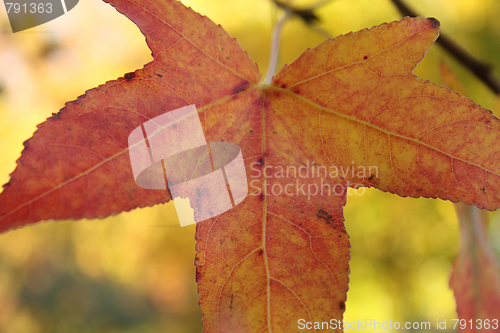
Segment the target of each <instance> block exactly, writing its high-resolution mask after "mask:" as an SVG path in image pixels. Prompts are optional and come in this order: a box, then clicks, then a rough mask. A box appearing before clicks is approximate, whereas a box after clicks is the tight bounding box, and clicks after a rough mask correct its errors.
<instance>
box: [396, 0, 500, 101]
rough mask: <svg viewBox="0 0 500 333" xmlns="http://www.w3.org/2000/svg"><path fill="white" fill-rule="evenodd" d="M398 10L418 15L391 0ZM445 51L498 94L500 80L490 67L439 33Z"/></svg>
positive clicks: (439, 39) (398, 1) (439, 40)
mask: <svg viewBox="0 0 500 333" xmlns="http://www.w3.org/2000/svg"><path fill="white" fill-rule="evenodd" d="M392 2H393V3H394V4H395V5H396V7H397V8H398V10H399V12H400V13H401V14H402V15H403V16H412V17H415V16H420V15H418V14H417V13H415V12H414V11H413V10H411V9H410V8H408V7H407V6H406V5H405V4H404V3H403V2H402V1H401V0H392ZM437 43H438V44H440V45H441V46H442V47H443V48H444V49H445V50H446V51H448V52H449V53H450V54H451V55H452V56H454V57H455V59H457V60H458V61H460V62H461V63H462V64H463V65H464V66H465V67H467V68H468V69H470V70H471V71H472V72H473V73H474V74H475V75H476V76H477V77H478V78H479V79H480V80H481V81H483V82H484V83H485V84H486V85H487V86H488V87H489V88H490V89H491V90H493V91H494V92H495V94H497V95H500V82H499V81H498V80H497V78H496V77H494V76H493V73H492V67H491V66H490V65H488V64H485V63H484V62H481V61H479V60H477V59H476V58H474V57H473V56H472V55H471V54H469V53H468V52H467V51H466V50H465V49H463V48H462V47H460V46H459V45H457V44H456V43H454V42H453V41H452V40H451V39H450V38H449V37H448V36H446V35H445V34H444V33H441V34H440V36H439V38H438V39H437Z"/></svg>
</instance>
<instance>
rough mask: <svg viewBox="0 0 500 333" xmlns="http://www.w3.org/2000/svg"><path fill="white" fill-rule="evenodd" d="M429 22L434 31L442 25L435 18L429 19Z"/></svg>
mask: <svg viewBox="0 0 500 333" xmlns="http://www.w3.org/2000/svg"><path fill="white" fill-rule="evenodd" d="M427 21H429V23H430V24H431V28H432V29H437V28H439V26H440V25H441V23H439V21H438V20H437V19H436V18H434V17H428V18H427Z"/></svg>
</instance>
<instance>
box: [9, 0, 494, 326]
mask: <svg viewBox="0 0 500 333" xmlns="http://www.w3.org/2000/svg"><path fill="white" fill-rule="evenodd" d="M109 3H111V4H112V5H113V6H114V7H116V8H117V10H118V11H119V12H121V13H123V14H124V15H126V16H127V17H128V18H130V19H131V20H132V21H133V22H134V23H135V24H136V25H137V26H138V27H139V28H140V30H141V31H142V33H143V34H144V35H145V36H146V41H147V44H148V46H149V48H150V49H151V51H152V55H153V58H154V60H153V61H152V62H150V63H148V64H146V65H145V66H144V68H143V69H141V70H137V71H135V72H134V73H129V74H127V75H125V76H124V77H123V78H119V79H118V80H115V81H110V82H107V83H106V84H104V85H102V86H99V87H97V88H94V89H92V90H89V91H87V92H86V94H85V95H83V96H80V97H79V98H78V99H77V100H76V101H73V102H70V103H67V105H66V106H65V108H63V109H62V110H61V111H60V112H59V113H57V114H54V115H53V116H52V117H51V118H48V119H47V121H46V122H44V123H42V124H40V125H39V126H38V130H37V131H36V132H35V134H34V135H33V138H31V139H30V140H28V141H26V142H25V149H24V151H23V153H22V156H21V158H20V159H19V160H18V161H17V168H16V169H15V171H14V172H13V173H12V175H11V180H10V181H9V183H7V184H6V185H4V191H3V192H2V193H1V194H0V200H1V202H2V205H1V206H0V231H5V230H8V229H12V228H16V227H20V226H23V225H26V224H29V223H35V222H38V221H42V220H47V219H56V220H57V219H79V218H101V217H105V216H108V215H111V214H118V213H120V212H122V211H128V210H131V209H134V208H137V207H146V206H151V205H155V204H158V203H164V202H167V201H169V200H171V199H172V198H171V195H170V192H169V191H168V190H167V191H165V190H149V189H143V188H140V187H138V186H137V185H136V183H135V181H134V177H133V173H132V169H131V164H130V158H129V148H128V141H127V139H128V137H129V134H130V133H131V132H132V131H133V130H134V129H135V128H137V127H139V126H141V124H143V123H144V122H146V121H148V120H150V119H152V118H154V117H157V116H159V115H162V114H164V113H165V112H168V111H172V110H175V109H178V108H181V107H184V106H187V105H193V104H194V105H195V106H196V108H197V110H198V115H199V119H200V122H201V124H202V127H203V131H204V135H205V137H206V139H207V141H212V142H232V143H236V144H238V145H239V146H240V148H241V151H242V154H243V158H244V161H245V168H246V172H247V175H248V183H249V192H250V193H249V195H248V197H247V198H246V199H245V200H244V201H243V202H242V203H240V204H239V205H238V206H237V207H236V208H234V209H232V210H229V211H227V212H225V213H223V214H221V215H219V216H217V217H214V218H211V219H209V220H206V221H204V222H200V223H198V225H197V231H196V239H197V245H196V248H197V256H196V259H195V263H196V266H197V274H196V275H197V276H196V278H197V281H198V283H199V294H200V296H199V302H200V305H201V307H202V312H203V320H204V331H206V332H294V331H300V326H299V320H300V319H303V320H304V321H305V322H329V323H330V322H333V323H338V322H340V321H341V319H342V314H343V312H344V310H345V301H346V292H347V289H348V274H349V266H348V261H349V240H348V235H347V233H346V231H345V228H344V223H343V213H342V211H343V206H344V205H345V203H346V193H347V189H348V187H359V186H367V187H376V188H378V189H380V190H382V191H389V192H391V193H395V194H398V195H400V196H410V197H415V198H416V197H431V198H441V199H444V200H451V201H453V202H457V201H462V202H464V203H467V204H470V205H476V206H478V207H480V208H485V209H490V210H493V209H496V208H498V207H499V206H500V191H499V186H500V179H499V173H500V166H499V163H498V161H499V158H500V155H499V154H500V153H499V151H500V140H499V139H500V133H499V127H500V122H499V121H498V119H496V118H495V117H493V116H492V114H491V112H490V111H488V110H485V109H483V108H481V107H480V106H478V105H476V104H474V103H473V101H472V100H470V99H468V98H465V97H462V96H460V95H459V94H457V93H453V92H450V91H449V90H448V89H446V88H443V87H438V86H436V85H434V84H432V83H430V82H428V81H423V80H421V79H418V78H417V77H416V76H415V75H414V74H413V69H414V67H415V65H416V64H417V63H418V62H419V61H420V60H422V58H423V57H424V53H425V52H426V51H427V50H428V49H429V48H430V47H431V46H432V44H433V42H434V40H435V39H436V38H437V36H438V30H439V22H438V21H437V20H435V19H424V18H405V19H403V20H401V21H398V22H392V23H388V24H382V25H380V26H377V27H374V28H371V29H365V30H361V31H358V32H355V33H349V34H347V35H345V36H340V37H337V38H335V39H329V40H327V41H325V42H324V43H322V44H321V45H319V46H318V47H316V48H314V49H312V50H307V51H306V52H305V53H304V54H303V55H302V56H300V57H299V58H298V59H297V60H296V61H294V62H293V63H292V64H290V65H288V66H285V67H284V68H283V69H282V70H281V71H280V72H279V73H278V74H277V75H276V76H275V77H274V78H273V80H272V83H271V84H269V85H266V84H261V83H259V81H260V78H261V76H260V74H259V71H258V68H257V66H256V65H255V64H254V63H253V61H252V60H251V59H250V57H249V56H248V54H247V53H246V52H245V51H244V50H243V49H242V48H241V47H240V45H239V44H238V42H237V41H236V40H235V39H232V38H231V37H230V36H229V35H228V34H227V33H226V32H225V31H224V30H223V29H222V28H221V27H220V26H217V25H216V24H214V23H213V22H212V21H210V19H208V18H207V17H202V16H201V15H199V14H197V13H195V12H193V11H192V10H191V9H188V8H186V7H184V6H183V5H182V4H181V3H179V2H177V1H174V0H164V1H161V2H158V1H153V0H135V1H128V0H113V1H109ZM301 171H305V176H304V173H302V174H301V173H300V172H301ZM279 172H281V174H278V173H279ZM325 330H326V329H324V328H319V329H317V331H318V332H319V331H325ZM336 330H338V331H341V328H340V327H339V326H337V327H336Z"/></svg>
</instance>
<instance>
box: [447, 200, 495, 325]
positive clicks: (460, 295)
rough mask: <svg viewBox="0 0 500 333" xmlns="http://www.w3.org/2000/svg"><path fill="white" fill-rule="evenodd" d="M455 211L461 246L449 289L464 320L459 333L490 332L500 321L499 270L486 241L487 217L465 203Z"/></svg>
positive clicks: (483, 212) (459, 204)
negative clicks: (458, 221) (458, 222)
mask: <svg viewBox="0 0 500 333" xmlns="http://www.w3.org/2000/svg"><path fill="white" fill-rule="evenodd" d="M456 208H457V213H458V218H459V220H460V229H461V230H462V245H461V248H460V252H459V254H458V257H457V258H456V259H455V263H454V264H453V272H452V274H451V279H450V286H451V287H452V288H453V290H454V292H455V298H456V299H457V312H458V315H459V317H460V319H461V320H465V324H464V323H463V322H461V323H462V324H463V325H462V327H460V328H461V330H460V331H461V332H482V331H484V332H488V331H491V329H492V328H494V327H495V326H498V325H495V323H494V322H493V321H492V320H494V319H496V320H497V321H498V318H500V274H499V269H500V268H499V267H498V263H497V261H496V259H495V254H494V253H493V251H492V249H491V246H490V242H489V239H488V237H487V227H488V215H487V213H486V212H485V211H480V210H478V209H477V208H475V207H470V206H467V205H464V204H462V203H458V204H457V205H456ZM470 320H472V323H473V324H472V325H471V322H470ZM485 324H486V325H488V326H485ZM497 324H498V322H497ZM457 328H458V326H457Z"/></svg>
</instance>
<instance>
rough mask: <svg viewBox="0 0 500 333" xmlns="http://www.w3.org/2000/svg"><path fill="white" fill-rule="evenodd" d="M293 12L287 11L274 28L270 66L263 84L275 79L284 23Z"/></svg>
mask: <svg viewBox="0 0 500 333" xmlns="http://www.w3.org/2000/svg"><path fill="white" fill-rule="evenodd" d="M292 15H293V13H292V12H291V11H288V10H287V11H286V12H285V15H283V17H282V18H281V19H280V20H279V21H278V23H276V26H275V27H274V30H273V37H272V40H271V55H270V56H269V67H268V68H267V73H266V77H265V78H264V81H262V83H263V84H270V83H271V80H272V79H273V75H274V72H275V71H276V64H277V63H278V54H279V49H280V34H281V30H282V28H283V24H284V23H285V21H286V20H288V19H289V18H290V17H292Z"/></svg>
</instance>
